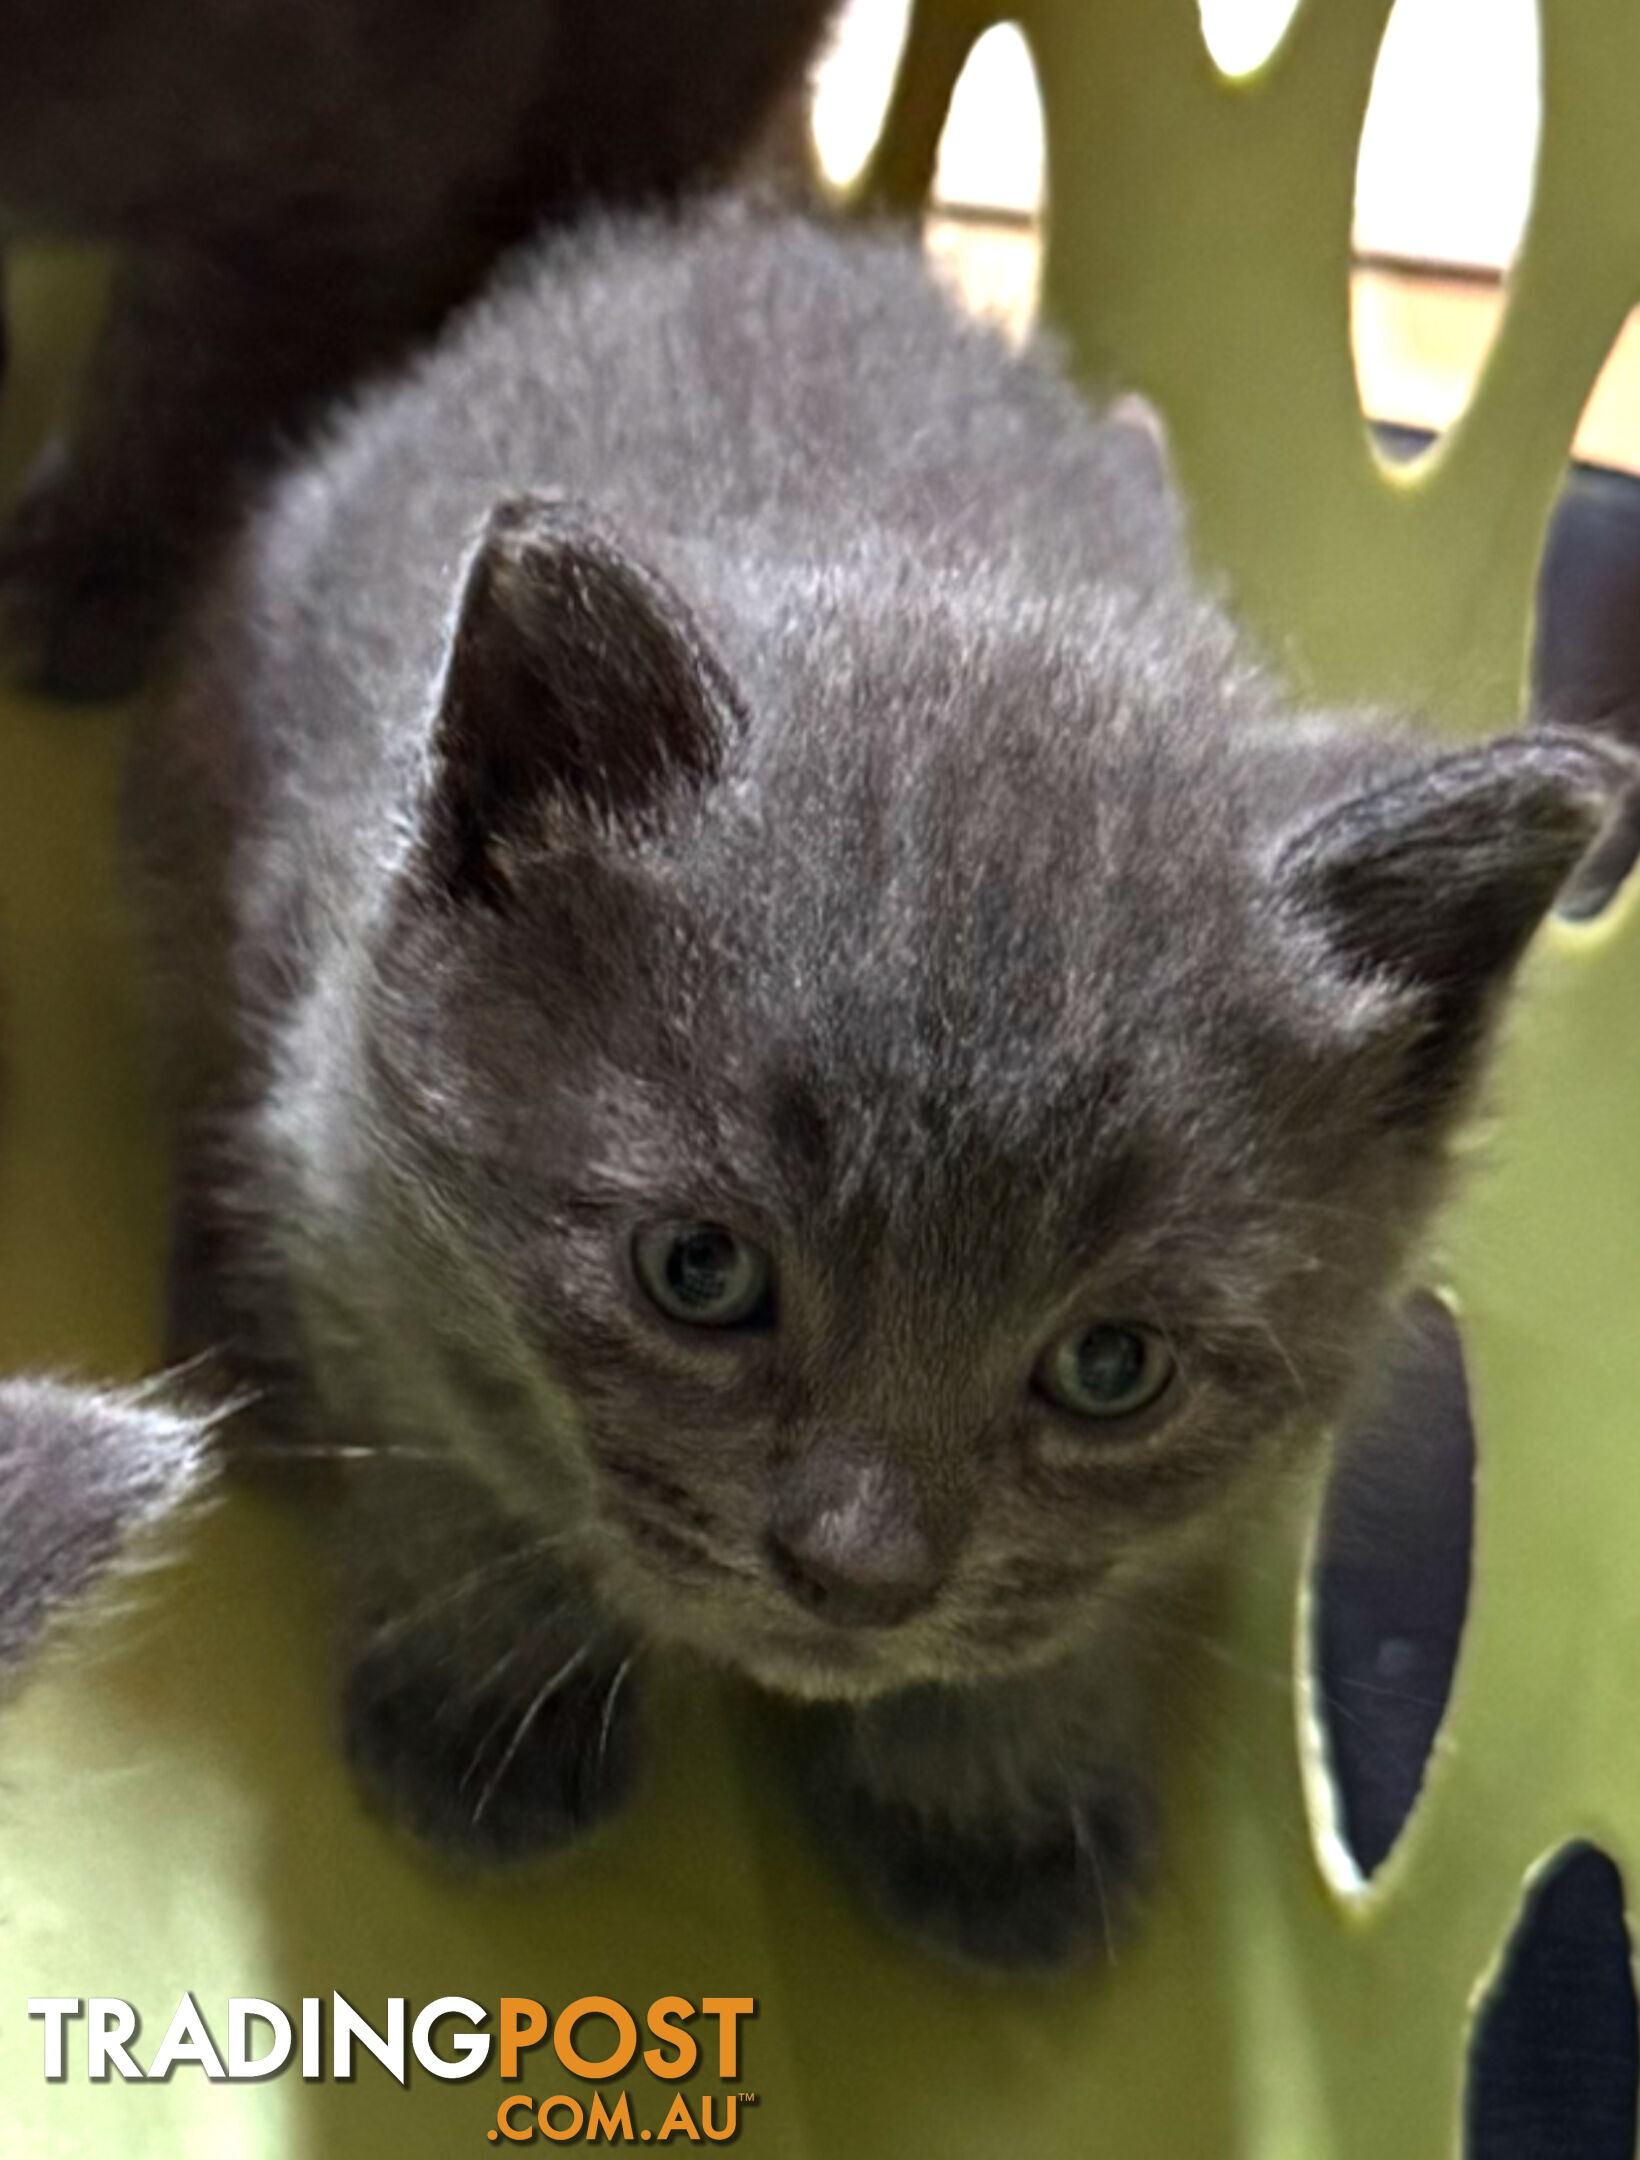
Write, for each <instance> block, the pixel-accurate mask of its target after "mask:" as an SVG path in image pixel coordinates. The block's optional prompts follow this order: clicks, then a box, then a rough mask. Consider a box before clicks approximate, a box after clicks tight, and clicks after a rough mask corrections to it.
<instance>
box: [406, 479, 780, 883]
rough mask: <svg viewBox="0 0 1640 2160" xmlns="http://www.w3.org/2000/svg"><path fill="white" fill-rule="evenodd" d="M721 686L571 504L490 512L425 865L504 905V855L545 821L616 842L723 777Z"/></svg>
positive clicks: (695, 633) (463, 614) (705, 655)
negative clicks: (572, 824)
mask: <svg viewBox="0 0 1640 2160" xmlns="http://www.w3.org/2000/svg"><path fill="white" fill-rule="evenodd" d="M737 715H738V701H737V699H736V696H735V692H734V689H733V686H732V684H731V683H730V681H729V679H728V677H727V675H726V674H725V672H724V670H723V668H722V667H721V665H720V664H719V663H718V661H717V660H716V658H715V657H714V656H713V654H712V652H711V651H710V649H709V647H708V646H707V644H706V641H705V639H704V638H703V636H702V635H701V633H700V630H699V629H698V627H697V625H696V623H695V621H694V618H693V616H692V615H691V613H690V611H689V609H688V607H687V606H686V605H685V604H684V602H683V601H682V600H681V599H680V598H679V597H678V595H677V594H676V593H675V592H673V591H672V589H671V587H670V586H668V585H667V584H666V583H665V582H664V581H663V580H662V579H661V578H659V577H657V576H656V575H655V574H654V573H653V572H652V571H650V570H648V569H646V568H645V567H644V566H643V565H642V564H641V563H639V562H637V561H635V560H634V559H633V558H632V557H631V556H630V555H628V554H627V553H626V552H625V551H624V549H622V548H621V547H620V546H619V545H618V544H617V543H616V542H614V541H613V540H612V539H610V538H609V536H608V535H607V534H606V533H604V532H602V531H600V530H599V529H598V528H597V527H596V526H595V525H594V524H593V523H592V522H591V521H590V520H589V519H588V518H587V517H586V516H585V515H584V514H583V513H582V512H580V511H578V510H577V509H576V508H575V507H574V506H573V505H570V504H566V503H559V502H548V501H545V500H542V499H539V498H533V497H523V498H520V499H517V500H514V501H510V502H504V503H501V504H499V505H498V506H497V507H496V509H495V510H494V511H492V513H491V515H490V519H489V523H488V525H487V526H486V528H485V531H484V534H483V537H482V539H481V540H480V542H479V544H478V547H477V550H476V551H475V553H474V555H473V557H472V560H471V563H470V564H469V567H468V571H467V580H466V585H465V587H464V589H463V592H462V597H461V604H460V608H459V611H458V615H457V621H456V628H455V635H454V638H453V640H452V643H451V648H450V657H449V662H448V666H447V668H446V672H445V678H444V686H443V692H442V696H441V699H440V706H439V714H438V720H437V723H436V726H435V730H434V740H433V749H434V756H435V760H436V772H435V777H434V783H433V793H432V799H431V802H430V804H429V811H428V831H427V836H426V855H425V865H424V867H425V868H426V869H427V870H428V871H430V873H431V876H432V878H433V880H434V882H435V883H436V885H437V887H438V888H439V889H440V890H441V891H442V892H443V893H444V894H445V895H446V896H448V897H450V898H453V899H469V898H479V899H489V900H492V901H493V900H498V899H499V898H500V897H501V896H502V893H503V891H504V884H505V881H504V878H503V877H502V876H501V874H500V872H499V869H498V857H499V850H500V849H501V847H502V846H503V845H504V844H505V843H506V842H507V841H508V840H510V839H515V838H519V837H521V836H523V835H524V834H526V833H528V832H529V831H530V830H531V829H532V828H533V829H537V830H538V829H540V827H541V826H542V823H543V820H544V816H546V815H550V814H551V813H553V812H554V811H556V812H558V813H560V814H563V813H567V814H568V815H569V816H570V817H571V818H572V819H574V820H577V821H585V822H586V823H588V824H593V825H598V826H603V827H606V828H607V827H609V826H615V827H617V828H623V829H625V830H627V831H643V830H645V829H648V828H650V827H652V826H653V825H654V824H655V823H656V822H657V821H658V820H659V818H660V817H661V816H662V815H663V813H664V812H665V810H666V808H667V807H668V806H669V805H670V804H671V803H672V802H673V801H674V800H675V799H676V798H677V796H678V795H679V794H680V793H686V792H689V791H695V790H699V789H700V788H702V787H704V786H706V785H707V784H708V783H710V782H711V781H712V780H715V779H716V778H717V777H718V775H719V774H720V772H721V771H722V768H723V763H724V757H725V753H726V747H727V739H728V733H729V729H730V726H731V724H732V722H733V721H734V719H735V718H736V717H737Z"/></svg>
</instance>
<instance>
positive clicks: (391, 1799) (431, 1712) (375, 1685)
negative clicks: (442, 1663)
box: [345, 1656, 638, 1866]
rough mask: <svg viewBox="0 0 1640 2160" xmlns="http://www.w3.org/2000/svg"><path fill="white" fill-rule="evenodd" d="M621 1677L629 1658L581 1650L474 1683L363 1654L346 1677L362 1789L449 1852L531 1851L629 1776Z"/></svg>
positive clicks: (487, 1861)
mask: <svg viewBox="0 0 1640 2160" xmlns="http://www.w3.org/2000/svg"><path fill="white" fill-rule="evenodd" d="M627 1662H628V1663H629V1662H630V1661H627ZM626 1678H627V1663H623V1662H621V1661H619V1660H611V1659H607V1658H600V1659H596V1660H595V1659H594V1658H592V1657H590V1656H583V1657H582V1659H581V1660H580V1661H579V1662H575V1661H574V1660H573V1659H571V1660H570V1662H569V1663H568V1664H567V1665H566V1666H564V1667H563V1668H560V1669H559V1670H558V1671H557V1672H554V1671H552V1670H550V1669H549V1671H548V1672H546V1673H545V1674H543V1675H541V1676H540V1677H539V1678H538V1679H537V1680H536V1682H535V1684H534V1686H533V1687H531V1686H529V1685H525V1684H523V1683H520V1685H519V1686H518V1688H517V1689H516V1690H515V1691H514V1692H513V1693H510V1694H506V1695H503V1694H501V1693H499V1692H498V1691H496V1690H494V1689H490V1690H487V1691H485V1692H484V1693H482V1694H476V1695H475V1694H474V1693H473V1692H472V1691H471V1690H464V1689H463V1687H462V1685H461V1682H460V1679H459V1677H456V1676H452V1675H450V1674H448V1673H438V1672H431V1671H427V1670H425V1669H420V1668H412V1667H409V1666H406V1665H404V1664H402V1663H397V1662H393V1661H389V1660H386V1659H383V1660H379V1661H378V1660H372V1659H370V1658H366V1659H363V1660H361V1662H360V1663H359V1664H357V1665H355V1667H354V1668H353V1671H352V1673H351V1675H350V1677H349V1680H348V1684H347V1693H346V1704H345V1719H346V1737H347V1748H348V1754H349V1756H350V1757H351V1759H352V1762H353V1766H354V1769H355V1770H356V1772H357V1773H358V1776H359V1779H360V1782H361V1783H362V1784H363V1785H364V1787H365V1790H366V1791H367V1793H368V1794H370V1796H371V1797H372V1798H373V1799H375V1800H376V1801H377V1802H378V1803H379V1804H380V1805H381V1806H382V1807H383V1808H384V1809H385V1810H386V1811H387V1812H388V1813H390V1814H392V1815H394V1816H396V1817H397V1818H398V1819H399V1820H400V1821H401V1822H403V1823H404V1824H406V1826H407V1827H408V1828H409V1829H411V1830H413V1831H414V1832H415V1833H416V1834H417V1835H418V1836H419V1837H422V1838H424V1839H425V1840H426V1841H427V1842H428V1843H429V1844H431V1845H434V1846H436V1847H438V1848H439V1849H440V1850H441V1851H442V1852H444V1853H445V1854H447V1855H448V1856H449V1857H450V1858H452V1859H455V1860H460V1861H465V1862H468V1863H472V1864H476V1865H479V1866H504V1865H507V1864H508V1863H511V1862H515V1861H524V1860H530V1859H535V1858H539V1857H541V1856H542V1855H544V1854H547V1853H550V1852H553V1851H555V1850H556V1849H557V1848H558V1847H560V1846H563V1845H567V1844H569V1843H571V1842H572V1841H573V1840H574V1839H575V1838H577V1837H579V1836H580V1835H581V1833H582V1832H583V1831H584V1830H586V1829H588V1828H590V1826H591V1825H592V1824H594V1823H596V1822H598V1821H601V1820H602V1818H603V1817H604V1816H606V1815H609V1814H611V1813H613V1812H614V1810H615V1809H616V1808H618V1807H619V1806H620V1804H621V1802H622V1801H623V1800H624V1799H625V1798H626V1795H627V1793H628V1791H629V1790H630V1788H631V1785H632V1782H633V1778H634V1775H635V1772H636V1767H637V1755H638V1748H637V1740H638V1730H637V1728H638V1720H637V1715H636V1706H635V1704H634V1702H633V1699H632V1694H631V1690H630V1689H629V1687H628V1686H627V1685H626Z"/></svg>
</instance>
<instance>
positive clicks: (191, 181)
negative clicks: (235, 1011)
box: [0, 0, 832, 696]
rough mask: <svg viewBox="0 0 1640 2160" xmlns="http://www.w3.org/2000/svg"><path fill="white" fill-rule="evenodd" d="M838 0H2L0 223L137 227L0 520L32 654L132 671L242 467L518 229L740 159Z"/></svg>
mask: <svg viewBox="0 0 1640 2160" xmlns="http://www.w3.org/2000/svg"><path fill="white" fill-rule="evenodd" d="M831 4H832V0H462V4H461V5H459V6H457V5H452V4H450V0H232V4H231V5H229V4H225V0H206V4H204V5H198V4H193V5H190V4H188V0H0V238H4V237H5V236H6V235H8V234H9V235H11V236H12V237H16V236H18V235H19V234H26V235H30V236H40V235H60V234H67V235H70V236H72V237H74V238H79V239H90V240H97V241H102V242H107V243H111V244H114V245H116V246H117V247H118V248H119V249H120V251H121V267H120V271H119V277H118V281H117V285H116V289H115V293H114V298H113V305H112V309H111V313H110V316H109V319H108V323H107V327H106V329H105V331H104V333H103V337H102V341H101V344H100V346H99V347H98V349H97V352H96V354H95V357H94V359H93V362H92V366H91V374H90V379H89V382H88V383H87V385H86V387H85V391H84V395H83V397H82V399H81V403H80V409H79V413H78V418H77V422H76V425H75V429H74V434H73V439H72V441H71V442H70V443H69V444H68V446H67V448H66V450H63V451H61V452H60V453H59V454H58V456H57V458H56V460H55V462H54V463H53V465H52V466H51V467H50V468H49V469H48V470H46V471H43V472H42V473H41V475H40V476H39V478H38V481H37V484H36V486H35V488H34V491H33V493H32V495H31V497H30V499H29V500H28V501H27V502H26V504H25V505H24V507H23V510H22V513H21V515H20V516H19V517H18V518H17V520H16V521H15V522H14V523H13V525H12V527H11V530H10V532H9V534H8V535H7V536H6V538H5V541H4V544H3V546H0V608H3V614H4V627H5V631H6V635H7V639H8V642H9V644H10V646H11V650H12V657H13V660H14V662H15V664H16V666H17V667H18V669H19V670H20V671H21V672H22V673H23V674H24V675H25V676H26V677H27V678H28V679H30V680H31V681H33V682H34V683H36V684H37V685H40V686H43V687H45V688H48V689H52V690H55V691H58V692H61V693H63V694H66V695H90V696H95V695H105V694H109V693H113V692H118V691H121V690H123V689H126V688H128V687H130V686H131V684H132V683H133V682H134V680H135V679H136V677H137V676H138V674H139V673H140V672H141V670H142V668H143V666H144V664H145V663H146V661H147V660H148V658H149V656H150V653H151V651H152V648H153V645H154V642H155V640H156V639H157V638H158V637H159V635H160V633H161V632H162V631H163V630H164V628H165V626H166V624H167V621H168V620H169V618H170V616H171V614H172V611H173V609H174V607H175V605H176V601H177V597H178V593H179V590H180V589H181V588H182V587H183V586H184V585H185V583H186V582H187V580H188V578H189V576H190V575H191V573H192V572H193V571H194V569H195V567H196V565H197V562H198V559H199V555H200V551H201V549H202V548H203V547H204V545H205V544H206V543H207V542H208V541H209V540H210V539H211V538H212V537H213V536H214V535H215V534H216V533H217V532H219V531H220V530H222V529H224V528H225V527H226V526H227V525H228V524H229V523H230V522H231V519H232V515H233V513H234V511H235V509H236V507H237V496H238V494H239V491H240V490H241V488H242V486H243V484H244V482H245V481H246V479H247V477H248V476H253V475H254V474H255V472H256V471H257V469H258V468H259V467H260V466H261V465H262V464H263V463H265V462H266V461H267V460H268V458H269V457H270V455H271V454H272V453H273V452H274V451H275V450H277V449H280V448H282V447H283V446H284V445H285V444H286V443H287V442H288V439H289V438H290V437H291V435H292V434H293V432H296V431H299V430H300V429H301V428H303V427H304V426H305V425H306V424H307V422H308V421H309V420H310V419H311V417H312V416H313V414H314V413H315V412H316V411H317V410H319V409H320V408H321V406H322V405H323V404H324V403H325V402H326V401H328V399H329V398H331V397H332V396H333V395H335V394H336V393H337V392H338V391H339V390H341V389H343V388H345V387H346V386H347V385H348V384H349V383H351V382H353V381H354V380H356V379H357V378H358V377H359V376H361V375H362V374H364V373H365V372H366V371H368V370H372V369H375V368H378V367H380V366H382V365H384V364H386V363H388V362H390V361H391V360H393V359H394V358H395V357H396V356H397V355H399V354H400V353H401V352H403V351H405V350H407V349H408V348H409V347H410V345H411V344H412V342H413V341H414V340H416V339H417V338H418V337H420V336H422V335H424V334H425V333H426V332H428V331H429V330H430V329H431V328H432V326H433V325H434V324H435V323H436V322H437V321H438V320H439V319H440V318H441V317H442V316H443V315H444V314H445V313H446V312H447V311H448V310H449V309H450V308H451V307H452V306H453V305H454V304H455V303H456V302H458V301H459V300H462V299H463V298H465V297H466V296H467V295H468V294H470V293H471V292H473V291H474V290H475V289H476V288H477V285H478V283H479V281H480V279H481V278H482V277H483V275H484V274H485V273H486V271H487V270H488V268H489V266H490V265H491V264H492V263H493V262H494V260H495V258H496V256H497V255H498V254H499V253H500V251H501V250H502V249H504V248H506V247H509V246H511V245H512V244H513V243H514V242H516V241H518V240H519V239H521V238H523V237H524V236H525V235H526V234H527V233H529V232H530V231H532V230H533V229H534V228H535V226H536V225H537V224H538V223H539V222H540V221H542V220H543V219H547V218H554V219H560V218H563V217H565V216H566V215H569V214H570V213H572V212H574V211H576V210H577V209H578V208H580V207H582V206H584V205H585V204H586V203H587V202H589V201H623V202H628V203H630V202H636V201H640V200H648V199H651V198H661V197H666V196H670V195H673V194H675V193H676V192H677V191H678V190H679V189H681V188H684V187H686V186H688V185H690V184H693V183H695V182H697V181H699V180H701V179H702V178H705V177H709V176H710V175H712V174H714V173H719V172H722V171H724V170H725V169H726V168H728V167H729V166H730V165H731V164H732V163H733V162H734V161H736V160H738V159H739V158H740V157H741V155H742V154H743V153H744V152H745V151H746V150H747V148H748V146H749V144H750V143H751V142H752V139H753V137H754V136H755V135H756V133H757V131H758V130H759V128H760V127H761V126H762V125H763V123H764V122H765V121H766V120H767V119H768V118H769V117H770V115H771V113H772V112H773V111H774V110H775V108H776V107H777V106H778V105H779V103H780V101H781V100H782V98H783V97H785V96H786V95H787V94H788V93H789V92H791V91H793V90H795V89H796V88H797V87H798V86H799V85H800V83H801V78H802V70H803V65H804V63H805V61H806V60H807V59H808V57H809V56H810V55H811V53H812V52H813V50H814V48H815V46H816V44H817V42H818V40H819V36H820V33H821V30H822V28H823V26H824V23H825V21H826V18H827V15H828V13H829V11H830V7H831Z"/></svg>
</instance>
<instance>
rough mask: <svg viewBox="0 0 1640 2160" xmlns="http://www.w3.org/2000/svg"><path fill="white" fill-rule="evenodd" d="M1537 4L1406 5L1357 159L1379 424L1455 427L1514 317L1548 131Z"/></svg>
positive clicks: (1367, 369)
mask: <svg viewBox="0 0 1640 2160" xmlns="http://www.w3.org/2000/svg"><path fill="white" fill-rule="evenodd" d="M1540 77H1541V54H1540V36H1539V24H1538V15H1537V7H1536V4H1535V0H1397V5H1396V6H1395V8H1394V10H1393V12H1392V13H1391V15H1390V18H1389V21H1388V24H1387V25H1386V28H1385V32H1384V37H1383V42H1382V44H1381V46H1380V48H1379V53H1378V63H1377V67H1376V69H1375V70H1374V74H1373V81H1372V93H1371V97H1370V99H1369V101H1368V105H1367V113H1366V120H1365V124H1364V126H1363V128H1362V132H1361V144H1360V150H1359V153H1358V157H1357V162H1356V176H1355V219H1354V234H1353V242H1354V252H1355V256H1356V258H1357V268H1356V271H1355V275H1354V279H1353V282H1352V287H1351V335H1352V343H1353V346H1354V355H1355V371H1356V383H1357V388H1358V391H1359V395H1360V399H1361V406H1362V410H1363V411H1364V412H1365V413H1366V414H1367V416H1368V417H1369V419H1373V420H1398V421H1413V422H1416V423H1418V424H1420V425H1422V426H1425V427H1429V428H1432V429H1434V430H1435V431H1436V432H1437V433H1439V432H1441V431H1444V430H1445V429H1446V428H1448V427H1450V426H1451V425H1452V424H1453V422H1455V421H1456V420H1457V419H1458V418H1459V417H1460V416H1461V415H1462V414H1463V412H1464V411H1465V410H1466V409H1467V408H1468V406H1469V404H1470V402H1471V400H1472V398H1473V396H1474V393H1475V387H1476V385H1477V384H1478V382H1479V381H1480V378H1481V376H1482V374H1483V372H1484V371H1485V367H1486V363H1487V360H1488V358H1489V356H1490V354H1491V352H1492V349H1493V346H1494V343H1495V342H1496V339H1497V335H1498V332H1499V330H1500V328H1501V326H1502V323H1503V319H1504V314H1505V308H1506V297H1507V296H1506V293H1505V291H1504V289H1503V285H1504V280H1505V279H1506V278H1507V276H1508V272H1509V270H1510V267H1511V266H1512V264H1513V263H1514V260H1515V257H1516V255H1517V254H1518V252H1519V249H1520V243H1521V238H1522V235H1523V234H1524V232H1525V229H1526V224H1527V219H1528V217H1529V215H1530V212H1531V203H1532V193H1533V181H1534V175H1535V172H1536V166H1537V149H1538V137H1539V132H1540V129H1541V125H1542V95H1541V82H1540Z"/></svg>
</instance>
